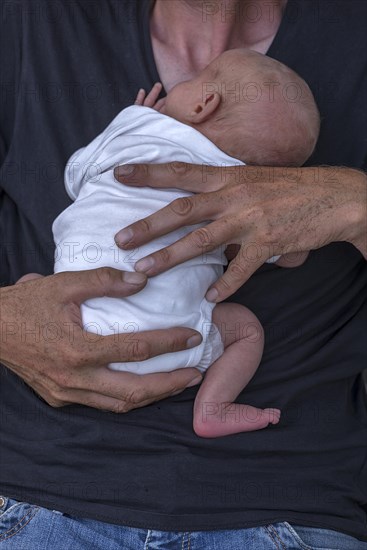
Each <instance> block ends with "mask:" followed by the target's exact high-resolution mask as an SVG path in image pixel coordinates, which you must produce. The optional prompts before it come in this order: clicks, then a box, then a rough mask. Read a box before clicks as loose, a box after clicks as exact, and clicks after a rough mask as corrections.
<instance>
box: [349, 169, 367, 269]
mask: <svg viewBox="0 0 367 550" xmlns="http://www.w3.org/2000/svg"><path fill="white" fill-rule="evenodd" d="M346 185H347V188H348V190H349V191H350V198H351V201H350V203H349V204H348V209H347V211H346V219H347V228H346V232H347V237H346V239H345V240H346V241H347V242H350V243H351V244H353V245H354V246H356V248H358V250H359V251H360V252H361V253H362V254H363V256H364V257H365V258H366V259H367V174H366V173H365V172H363V171H362V170H354V169H349V170H348V173H347V175H346Z"/></svg>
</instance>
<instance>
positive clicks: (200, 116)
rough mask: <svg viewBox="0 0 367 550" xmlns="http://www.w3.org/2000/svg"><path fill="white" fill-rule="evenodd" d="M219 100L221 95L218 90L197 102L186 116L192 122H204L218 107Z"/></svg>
mask: <svg viewBox="0 0 367 550" xmlns="http://www.w3.org/2000/svg"><path fill="white" fill-rule="evenodd" d="M220 102H221V96H220V94H219V93H218V92H213V93H212V94H210V95H208V96H207V97H206V98H205V100H203V101H201V102H200V103H197V104H196V105H195V107H194V109H193V111H191V113H190V114H189V116H188V118H189V120H190V122H191V123H192V124H201V123H202V122H206V121H207V120H208V119H209V118H210V117H211V116H212V115H213V114H214V113H215V111H216V110H217V109H218V107H219V105H220Z"/></svg>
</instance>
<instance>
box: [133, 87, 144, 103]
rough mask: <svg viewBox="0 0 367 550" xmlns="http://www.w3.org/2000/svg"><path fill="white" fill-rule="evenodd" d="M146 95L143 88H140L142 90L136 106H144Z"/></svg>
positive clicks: (137, 97) (136, 100) (139, 92)
mask: <svg viewBox="0 0 367 550" xmlns="http://www.w3.org/2000/svg"><path fill="white" fill-rule="evenodd" d="M145 95H146V94H145V90H144V89H143V88H140V90H139V91H138V95H137V96H136V99H135V101H134V105H144V99H145Z"/></svg>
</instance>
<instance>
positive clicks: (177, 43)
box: [0, 0, 367, 411]
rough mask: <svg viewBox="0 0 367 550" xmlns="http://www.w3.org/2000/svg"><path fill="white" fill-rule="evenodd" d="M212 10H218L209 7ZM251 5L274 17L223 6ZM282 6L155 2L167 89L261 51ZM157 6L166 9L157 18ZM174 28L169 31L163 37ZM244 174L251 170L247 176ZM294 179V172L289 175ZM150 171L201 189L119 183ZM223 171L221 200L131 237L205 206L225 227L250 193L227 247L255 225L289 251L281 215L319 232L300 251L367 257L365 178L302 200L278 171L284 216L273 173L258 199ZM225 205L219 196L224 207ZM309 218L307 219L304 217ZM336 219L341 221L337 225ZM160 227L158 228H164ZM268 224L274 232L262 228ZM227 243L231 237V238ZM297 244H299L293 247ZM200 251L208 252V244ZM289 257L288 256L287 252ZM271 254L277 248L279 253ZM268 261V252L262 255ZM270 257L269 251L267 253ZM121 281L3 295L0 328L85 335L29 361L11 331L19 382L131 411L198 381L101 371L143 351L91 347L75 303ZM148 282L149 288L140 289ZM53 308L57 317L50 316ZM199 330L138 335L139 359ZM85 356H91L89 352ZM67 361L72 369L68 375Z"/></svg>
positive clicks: (194, 201) (157, 47) (183, 172)
mask: <svg viewBox="0 0 367 550" xmlns="http://www.w3.org/2000/svg"><path fill="white" fill-rule="evenodd" d="M210 4H213V2H211V3H210ZM218 4H220V2H218ZM250 4H251V5H252V7H256V5H257V7H258V8H259V7H261V9H262V13H263V14H266V13H268V11H266V10H268V9H269V8H268V7H267V6H265V4H269V3H268V2H266V1H265V0H257V1H255V0H250V1H248V0H232V1H231V0H228V1H227V2H226V6H227V9H234V10H236V9H239V8H240V9H241V10H242V12H243V11H244V10H246V8H250ZM285 4H286V2H279V4H276V5H274V12H273V15H272V16H266V15H264V16H262V17H260V18H255V20H252V19H251V17H248V16H247V17H246V16H245V17H242V16H241V17H236V16H234V17H227V16H226V17H224V20H222V18H221V15H220V14H218V13H217V14H215V15H214V16H213V17H211V19H210V22H209V23H208V24H207V25H206V26H205V27H204V26H203V20H202V19H201V18H200V16H199V17H198V13H199V12H198V9H200V6H202V5H203V2H201V1H199V0H182V1H181V0H170V1H169V2H166V1H165V0H157V1H156V3H155V6H154V9H153V14H152V20H151V34H152V44H153V49H154V55H155V59H156V63H157V67H158V71H159V74H160V78H161V81H162V82H163V84H164V86H165V87H166V90H169V89H170V88H171V87H173V86H174V85H175V84H176V83H177V82H179V81H180V80H185V79H186V78H191V77H193V76H194V75H195V74H197V72H198V71H199V70H201V69H202V68H203V67H204V66H206V65H207V64H209V62H210V61H211V60H212V59H214V57H216V56H217V55H219V54H220V53H221V52H222V51H225V50H226V49H228V48H233V47H241V46H242V47H246V46H247V47H250V48H252V49H254V50H257V51H259V52H261V53H265V52H266V51H267V49H268V47H269V46H270V44H271V42H272V41H273V39H274V36H275V34H276V32H277V30H278V28H279V24H280V21H281V16H282V10H283V8H284V6H285ZM240 6H241V7H240ZM158 10H161V12H159V11H158ZM165 10H166V11H165ZM167 10H168V11H167ZM205 23H206V22H205ZM165 29H166V30H165ZM168 29H169V34H167V30H168ZM204 29H205V34H204ZM148 170H149V173H148ZM310 170H312V169H308V171H303V176H302V178H304V180H303V179H302V183H304V184H307V182H309V180H311V181H312V182H313V176H311V175H310V174H313V172H310ZM318 170H319V174H320V175H321V176H322V177H323V178H325V177H326V175H327V172H325V170H327V169H326V168H325V169H321V168H320V169H318ZM246 173H247V174H249V172H246ZM290 174H292V171H291V172H290ZM147 175H149V181H150V183H151V184H152V185H156V186H159V185H160V184H162V182H165V185H166V186H170V187H172V180H173V181H174V186H175V187H181V188H182V189H184V188H185V185H186V186H187V188H189V187H191V188H193V189H192V190H193V191H194V192H195V190H200V182H201V178H202V169H201V167H200V166H198V167H194V168H190V172H188V171H187V167H180V166H178V165H174V166H173V167H171V166H166V167H163V166H155V167H153V166H150V167H146V166H141V167H140V168H139V169H136V170H135V174H134V177H133V178H130V179H128V180H126V179H124V178H122V180H123V181H124V182H125V183H131V184H134V182H135V183H136V184H138V183H139V181H143V180H144V181H146V177H147ZM224 175H225V179H226V181H225V184H226V185H224V183H223V181H222V180H223V177H222V174H221V173H218V172H215V173H213V176H212V177H211V182H212V183H211V185H212V190H213V191H212V192H213V193H217V194H216V195H215V198H214V197H213V195H211V196H209V195H208V194H199V195H197V196H195V197H191V199H190V200H188V201H187V202H181V203H178V205H177V204H176V205H174V206H173V207H172V206H171V207H168V214H169V219H168V220H167V223H166V224H165V223H164V222H163V219H164V218H162V220H161V221H159V219H158V218H160V217H161V216H162V213H160V214H158V215H157V216H156V217H155V219H154V220H153V221H152V220H151V222H152V223H153V225H154V227H153V229H152V230H151V231H147V228H148V229H149V227H148V226H147V225H146V224H145V223H143V224H141V225H140V226H138V228H135V229H136V231H137V233H138V235H137V237H134V239H137V240H140V242H143V241H144V239H145V241H148V240H149V239H150V238H153V237H154V235H155V234H157V232H158V233H159V231H161V232H167V231H169V230H170V229H169V227H170V226H172V225H174V224H178V225H187V223H188V220H189V219H190V216H191V217H196V218H197V219H198V220H201V219H203V215H204V212H205V210H206V208H207V206H208V205H209V203H210V209H211V210H213V216H214V211H215V210H216V211H217V214H216V215H217V216H218V219H220V218H223V219H222V222H223V223H222V222H221V225H222V226H224V227H226V226H227V225H228V223H227V222H226V221H225V220H226V212H227V213H228V212H231V211H233V210H234V209H236V207H238V209H239V210H241V208H244V207H242V206H241V207H240V206H239V204H237V206H236V202H237V203H238V201H242V200H244V198H246V199H247V197H246V195H250V196H251V197H252V209H251V210H250V211H249V213H248V215H247V216H246V218H242V219H241V220H239V221H238V222H237V225H236V227H233V231H232V232H231V233H232V234H236V235H237V238H236V239H229V240H228V242H236V241H240V242H242V241H241V238H242V239H243V238H244V237H243V235H244V233H245V231H246V228H247V227H249V226H250V228H252V229H253V232H252V236H254V235H255V234H256V235H259V236H261V237H262V238H263V240H265V241H266V242H267V243H268V242H269V241H270V239H273V238H275V236H276V238H277V239H278V241H277V242H278V243H280V245H279V247H280V248H284V247H286V245H287V239H289V237H287V236H284V235H283V236H282V234H281V229H280V220H282V216H283V217H284V216H285V219H286V220H288V226H289V224H290V223H291V221H292V231H293V230H294V229H295V224H296V225H297V227H298V228H299V229H298V230H297V231H296V235H300V236H299V238H298V240H302V239H305V237H304V236H303V237H302V228H303V227H307V228H310V227H311V228H317V235H316V234H315V233H312V232H311V233H312V234H314V238H313V239H311V238H310V237H309V238H308V239H306V240H308V242H304V245H303V246H304V247H305V248H303V249H302V248H301V249H300V250H309V249H310V248H315V247H316V246H317V245H319V246H321V244H322V242H324V244H326V243H327V242H332V241H333V240H348V241H349V242H353V244H355V245H356V246H357V247H358V248H359V249H360V250H361V251H362V252H363V253H364V254H365V255H367V252H366V251H367V244H366V241H365V234H366V230H365V226H364V225H363V223H364V222H363V223H362V222H361V220H363V216H364V215H365V189H366V188H365V186H366V183H365V180H366V178H365V176H364V175H363V174H361V173H360V172H357V171H354V170H347V169H340V170H339V172H338V182H337V183H336V184H335V185H334V189H333V193H331V190H330V187H329V183H327V184H325V185H324V186H320V185H315V184H313V185H312V190H311V193H310V195H304V194H302V196H300V195H299V190H298V192H297V191H296V189H294V187H297V186H295V184H294V183H293V184H292V182H290V183H289V181H288V179H289V178H288V177H287V178H286V180H285V178H284V177H283V176H284V174H279V173H277V176H276V177H275V179H274V181H275V187H273V185H274V181H271V184H272V187H273V196H274V197H275V196H276V197H277V202H278V203H279V205H281V206H282V209H281V210H280V211H279V210H277V209H276V208H273V209H271V207H270V205H269V204H268V202H269V201H268V200H267V197H266V196H265V195H267V193H268V190H269V178H268V177H264V178H263V179H262V182H260V183H261V185H259V184H258V183H257V187H258V188H259V189H260V188H261V189H262V192H261V191H260V190H259V191H258V192H257V194H258V197H259V198H258V200H255V199H256V197H254V188H253V186H251V185H250V184H249V182H248V181H247V185H246V184H245V185H241V184H240V183H238V181H236V180H238V176H237V175H236V174H231V173H230V172H229V171H226V172H225V173H224ZM321 179H322V178H321ZM185 182H186V183H185ZM227 184H228V186H230V194H228V189H224V187H226V186H227ZM287 186H290V188H291V189H292V188H293V193H292V197H293V198H292V200H289V201H288V203H287V201H285V197H287V200H288V189H287ZM299 188H301V186H299ZM265 190H266V193H265V192H264V191H265ZM334 191H335V192H336V195H335V193H334ZM311 195H312V196H311ZM267 196H268V195H267ZM222 198H223V204H222V206H223V208H224V210H223V213H222V214H223V215H221V213H220V212H219V211H218V203H217V201H218V199H222ZM221 202H222V201H221V200H220V201H219V204H220V203H221ZM243 204H245V203H243ZM287 204H288V207H287V206H286V205H287ZM298 205H303V207H302V209H301V212H302V213H301V214H300V216H298V218H299V219H298V221H297V220H293V219H292V220H291V215H292V214H293V216H295V215H296V214H297V211H296V210H294V208H297V207H298ZM330 205H334V207H333V209H330V208H329V206H330ZM270 210H272V213H271V212H269V211H270ZM331 210H333V212H334V213H332V212H331ZM274 212H277V215H276V219H272V215H273V214H274ZM291 213H292V214H291ZM307 213H309V214H308V215H307ZM238 215H240V216H244V212H243V211H238ZM338 216H340V218H342V219H338ZM206 219H208V218H206ZM245 219H246V220H247V221H246V222H245V221H244V220H245ZM248 220H249V221H248ZM277 220H278V223H277ZM328 220H329V223H328ZM157 225H158V226H159V227H158V229H157ZM211 225H212V224H211ZM139 227H140V229H139ZM224 227H222V229H221V230H220V231H217V230H216V229H215V230H214V232H213V236H214V238H215V240H216V241H218V242H219V241H221V240H223V235H224V233H225V234H226V236H227V234H228V233H229V231H224ZM267 228H268V231H266V230H267ZM206 229H207V230H209V231H213V227H211V226H210V225H209V226H207V228H206ZM264 230H265V231H264ZM241 235H242V237H241ZM204 237H205V235H204ZM191 240H192V243H191V244H190V243H188V242H186V244H185V245H184V246H185V250H184V251H183V250H181V252H180V247H181V246H182V243H177V246H176V245H175V246H176V252H175V255H172V254H171V255H170V256H169V261H170V262H177V263H178V262H179V261H183V260H184V259H185V256H190V254H192V255H196V254H197V250H198V245H197V244H195V241H196V236H194V237H193V238H191ZM224 240H225V241H226V240H227V238H225V239H224ZM293 241H294V239H293ZM309 241H312V242H309ZM258 242H260V241H258ZM246 243H247V244H248V243H249V239H246ZM212 244H213V243H212ZM297 245H298V243H296V245H295V246H297ZM199 246H200V245H199ZM246 246H247V245H246ZM298 246H299V245H298ZM200 250H202V246H201V248H200ZM290 251H291V250H287V252H290ZM171 252H172V251H171ZM274 253H277V252H276V251H274ZM163 256H165V253H163ZM173 256H175V257H173ZM265 256H266V254H264V257H265ZM270 256H271V254H270V255H269V256H267V257H270ZM236 259H237V257H236ZM258 263H259V261H250V262H248V261H247V262H245V264H244V265H245V267H244V268H243V267H241V268H240V270H239V272H238V273H237V271H238V268H237V267H236V266H237V265H238V260H237V262H236V264H235V265H234V266H233V267H234V269H232V268H231V272H232V271H233V279H234V283H233V284H231V283H230V282H228V281H227V282H225V283H223V284H222V285H219V283H216V285H215V286H218V285H219V286H218V295H217V297H216V298H215V299H216V300H218V301H219V300H220V299H222V298H224V297H225V296H228V295H229V294H231V292H232V291H233V290H232V289H235V287H236V285H237V286H239V281H240V280H243V281H244V280H246V278H247V277H248V276H249V275H250V273H251V272H253V271H254V270H255V269H256V265H257V264H258ZM261 263H262V262H261ZM165 267H167V266H165ZM154 269H155V270H156V272H158V271H159V270H161V271H163V270H164V267H163V265H162V262H158V263H157V264H156V265H155V268H153V271H154ZM150 274H152V271H150V272H149V275H150ZM93 277H94V278H96V279H97V280H100V279H102V282H100V283H95V284H92V285H91V284H90V283H91V278H92V280H93ZM106 278H107V279H108V281H109V283H108V284H106V281H105V280H106ZM116 279H117V278H116V276H115V275H112V276H110V275H109V274H107V277H106V276H105V275H103V276H102V278H101V277H100V276H99V275H98V274H97V275H95V274H93V272H92V273H91V274H88V272H83V273H79V274H78V273H73V274H68V273H63V274H58V275H52V276H50V277H46V278H45V279H41V278H39V279H38V280H31V281H28V282H24V283H22V284H21V285H16V286H13V287H6V288H1V289H0V300H1V323H2V325H1V327H2V329H4V330H7V328H10V329H11V327H12V326H13V327H15V328H16V327H18V328H19V326H22V323H25V326H27V324H29V325H30V326H31V327H34V326H35V325H36V323H41V325H42V323H46V324H47V323H48V322H55V323H56V324H60V325H61V326H62V323H63V322H66V323H69V322H72V324H73V325H75V324H76V326H79V337H78V339H77V341H76V343H74V344H73V346H70V345H67V344H66V340H65V339H64V341H63V340H62V339H61V340H58V341H56V342H54V343H53V345H52V349H51V351H52V356H50V354H49V353H48V352H49V351H50V349H49V348H48V349H47V346H46V348H45V345H46V344H45V342H44V341H40V342H38V343H34V344H32V355H31V356H30V355H29V344H28V343H27V342H25V341H24V339H23V340H22V338H21V335H19V333H18V332H15V334H9V333H7V337H6V339H4V337H2V340H1V350H0V360H1V361H2V362H5V364H6V365H7V366H8V367H9V368H10V369H11V370H13V371H14V372H15V373H16V374H18V375H19V376H20V377H21V378H23V379H24V380H25V381H26V382H27V383H28V384H29V385H30V386H31V387H33V388H34V389H35V391H37V392H38V393H39V394H40V395H41V396H42V397H43V398H44V399H45V400H46V401H47V402H48V403H49V404H50V405H52V406H62V405H65V404H68V403H70V402H73V403H87V404H88V405H90V406H92V407H96V408H103V409H108V410H116V411H126V410H129V409H131V408H135V407H138V406H143V405H145V404H147V403H149V402H151V401H154V400H157V399H162V398H163V397H165V396H167V395H172V394H173V393H175V392H177V391H180V390H182V389H184V388H185V387H186V386H188V385H189V384H190V383H193V382H195V380H194V379H195V378H197V377H198V376H199V373H198V371H196V370H195V369H184V371H176V372H175V373H168V374H167V373H166V374H155V375H145V376H140V377H136V378H132V376H133V375H131V374H128V373H111V372H110V371H108V369H107V368H105V366H104V365H106V364H107V363H108V362H114V361H118V360H121V358H122V357H125V359H124V360H126V357H127V356H129V357H130V359H131V360H138V359H139V358H140V359H141V355H140V354H137V355H135V353H132V352H131V346H130V347H129V346H127V343H126V342H124V341H122V342H120V343H119V344H118V345H116V344H115V343H112V342H110V341H107V340H106V341H104V342H106V343H105V344H104V345H103V352H101V351H100V348H99V346H97V345H96V344H94V345H93V344H92V343H90V342H88V344H86V342H85V340H84V339H83V338H82V334H81V329H80V312H79V307H78V303H80V301H81V296H84V295H85V288H87V289H88V291H89V292H88V297H93V296H98V295H101V294H102V295H107V294H108V293H114V292H117V294H118V295H119V296H123V295H127V294H128V292H129V291H131V293H132V292H133V290H132V289H131V287H128V289H127V288H126V287H125V286H124V287H123V288H121V282H120V281H119V282H117V280H116ZM103 281H104V282H103ZM143 286H144V284H142V286H141V288H142V287H143ZM106 287H107V288H106ZM135 288H136V287H135ZM124 293H125V294H124ZM113 295H116V294H113ZM50 304H51V307H50ZM51 311H52V313H50V312H51ZM11 323H13V325H11ZM78 323H79V325H78ZM193 334H195V332H194V331H192V330H189V329H174V330H171V331H164V332H162V331H159V334H157V332H155V333H149V334H148V335H146V334H145V335H144V334H143V333H141V334H140V335H139V342H141V343H142V344H141V346H140V348H141V347H143V349H144V350H145V354H143V355H144V356H146V357H148V356H149V354H150V356H152V355H155V354H157V353H158V354H159V353H164V352H170V351H174V350H177V349H184V348H185V346H186V342H187V340H188V338H189V337H190V336H192V335H193ZM140 338H141V340H140ZM126 347H127V350H130V355H129V354H128V351H126ZM124 350H125V351H124ZM86 352H87V355H85V353H86ZM124 354H125V355H124ZM55 358H56V360H55ZM65 365H66V366H67V368H66V370H65V368H64V367H65ZM81 365H82V366H83V369H84V371H83V372H84V373H85V372H86V371H88V372H89V374H90V376H89V375H85V374H83V375H81V370H82V369H81ZM102 365H103V366H102ZM91 373H94V374H91ZM111 374H116V375H117V376H118V378H114V382H113V387H111V381H112V377H111ZM199 381H200V377H199Z"/></svg>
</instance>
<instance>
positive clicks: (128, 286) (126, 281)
mask: <svg viewBox="0 0 367 550" xmlns="http://www.w3.org/2000/svg"><path fill="white" fill-rule="evenodd" d="M53 277H55V278H56V277H57V278H58V279H59V281H60V285H61V286H62V290H63V293H62V296H63V299H64V301H65V302H68V301H73V302H74V303H76V304H78V305H80V304H81V303H83V302H85V301H86V300H88V299H89V298H96V297H101V296H110V297H114V298H121V297H124V296H130V295H131V294H136V293H137V292H139V291H140V290H141V289H142V288H144V286H145V285H146V282H147V279H146V277H145V276H144V275H143V274H142V273H135V272H129V271H120V270H118V269H113V268H110V267H100V268H98V269H90V270H86V271H68V272H64V273H58V274H57V275H53Z"/></svg>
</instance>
